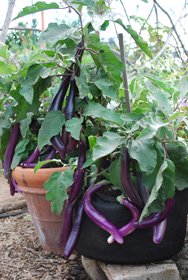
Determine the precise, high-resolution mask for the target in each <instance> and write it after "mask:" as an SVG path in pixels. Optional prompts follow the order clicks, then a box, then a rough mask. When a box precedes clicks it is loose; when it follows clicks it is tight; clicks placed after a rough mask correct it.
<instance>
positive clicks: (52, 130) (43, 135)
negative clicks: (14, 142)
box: [38, 111, 65, 150]
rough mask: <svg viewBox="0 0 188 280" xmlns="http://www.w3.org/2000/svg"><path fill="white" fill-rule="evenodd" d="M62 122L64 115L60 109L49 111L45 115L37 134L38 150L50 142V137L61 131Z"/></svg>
mask: <svg viewBox="0 0 188 280" xmlns="http://www.w3.org/2000/svg"><path fill="white" fill-rule="evenodd" d="M64 124H65V117H64V115H63V113H62V112H61V111H51V112H49V113H48V114H47V115H46V117H45V119H44V121H43V123H42V125H41V128H40V130H39V135H38V147H39V149H40V150H42V148H43V147H44V146H45V145H47V144H50V139H51V138H52V137H53V136H56V135H58V134H59V133H60V132H61V130H62V126H63V125H64Z"/></svg>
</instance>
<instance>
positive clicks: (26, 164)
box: [20, 162, 37, 168]
mask: <svg viewBox="0 0 188 280" xmlns="http://www.w3.org/2000/svg"><path fill="white" fill-rule="evenodd" d="M36 165H37V164H36V163H26V162H25V163H24V162H22V163H21V164H20V166H21V167H23V168H35V166H36Z"/></svg>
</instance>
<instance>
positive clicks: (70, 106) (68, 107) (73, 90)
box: [64, 79, 78, 121]
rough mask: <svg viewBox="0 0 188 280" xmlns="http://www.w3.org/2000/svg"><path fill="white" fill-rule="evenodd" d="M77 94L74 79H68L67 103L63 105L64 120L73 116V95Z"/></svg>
mask: <svg viewBox="0 0 188 280" xmlns="http://www.w3.org/2000/svg"><path fill="white" fill-rule="evenodd" d="M77 94H78V87H77V85H76V81H75V79H72V80H71V81H70V90H69V95H68V99H67V104H66V106H65V110H64V112H65V120H66V121H67V120H70V119H72V117H73V116H74V106H75V97H76V95H77Z"/></svg>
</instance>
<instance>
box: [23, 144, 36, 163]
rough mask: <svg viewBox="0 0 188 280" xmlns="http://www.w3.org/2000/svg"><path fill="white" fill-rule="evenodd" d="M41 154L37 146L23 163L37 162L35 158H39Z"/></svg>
mask: <svg viewBox="0 0 188 280" xmlns="http://www.w3.org/2000/svg"><path fill="white" fill-rule="evenodd" d="M39 154H40V150H39V148H38V147H36V148H35V150H34V151H33V153H32V154H31V155H30V156H29V157H28V158H27V159H26V160H25V161H24V162H23V163H33V162H35V160H37V159H38V157H39Z"/></svg>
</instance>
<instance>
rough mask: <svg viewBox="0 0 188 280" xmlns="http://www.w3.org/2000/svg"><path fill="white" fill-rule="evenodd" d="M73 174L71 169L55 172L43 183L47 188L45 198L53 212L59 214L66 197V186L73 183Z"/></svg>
mask: <svg viewBox="0 0 188 280" xmlns="http://www.w3.org/2000/svg"><path fill="white" fill-rule="evenodd" d="M73 174H74V171H73V170H71V169H67V170H65V171H62V172H55V173H53V174H52V175H51V176H50V178H49V179H48V181H47V182H46V183H45V185H44V186H45V189H46V190H47V193H46V199H47V200H48V201H50V204H51V210H52V212H53V213H54V214H57V215H59V214H60V213H61V211H62V210H63V205H64V202H65V200H67V199H68V193H67V188H68V187H70V186H71V185H72V183H73Z"/></svg>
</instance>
